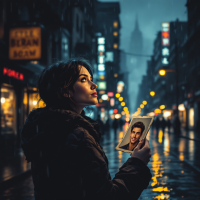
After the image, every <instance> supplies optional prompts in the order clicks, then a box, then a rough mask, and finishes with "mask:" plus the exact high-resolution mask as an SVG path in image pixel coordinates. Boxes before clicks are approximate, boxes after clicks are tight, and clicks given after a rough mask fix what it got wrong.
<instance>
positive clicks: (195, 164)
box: [163, 129, 200, 173]
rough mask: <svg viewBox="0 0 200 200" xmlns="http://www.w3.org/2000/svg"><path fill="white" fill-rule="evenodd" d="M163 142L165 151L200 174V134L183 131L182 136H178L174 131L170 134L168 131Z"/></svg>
mask: <svg viewBox="0 0 200 200" xmlns="http://www.w3.org/2000/svg"><path fill="white" fill-rule="evenodd" d="M163 142H164V148H165V149H164V150H165V151H167V152H168V153H170V154H171V155H173V156H175V157H177V159H178V160H180V161H184V162H185V163H187V164H188V165H190V167H192V168H193V169H194V170H195V171H196V172H197V173H200V160H199V154H200V133H197V132H195V131H193V130H189V131H186V130H184V129H182V130H181V134H177V135H176V134H174V133H173V130H170V132H168V130H167V129H166V130H165V133H164V136H163ZM168 143H169V144H168ZM167 144H168V145H167Z"/></svg>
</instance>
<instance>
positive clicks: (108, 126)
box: [105, 118, 110, 132]
mask: <svg viewBox="0 0 200 200" xmlns="http://www.w3.org/2000/svg"><path fill="white" fill-rule="evenodd" d="M109 130H110V119H109V118H108V119H107V120H106V124H105V131H107V132H108V131H109Z"/></svg>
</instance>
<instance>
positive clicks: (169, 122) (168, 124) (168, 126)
mask: <svg viewBox="0 0 200 200" xmlns="http://www.w3.org/2000/svg"><path fill="white" fill-rule="evenodd" d="M167 128H168V132H169V133H170V128H171V120H170V119H169V118H168V119H167Z"/></svg>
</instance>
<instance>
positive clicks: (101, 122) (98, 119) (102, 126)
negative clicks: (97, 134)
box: [96, 115, 105, 135]
mask: <svg viewBox="0 0 200 200" xmlns="http://www.w3.org/2000/svg"><path fill="white" fill-rule="evenodd" d="M96 121H97V122H98V124H99V125H100V126H99V127H100V131H101V133H102V135H104V131H105V126H104V123H103V121H102V120H101V118H100V115H98V116H97V120H96Z"/></svg>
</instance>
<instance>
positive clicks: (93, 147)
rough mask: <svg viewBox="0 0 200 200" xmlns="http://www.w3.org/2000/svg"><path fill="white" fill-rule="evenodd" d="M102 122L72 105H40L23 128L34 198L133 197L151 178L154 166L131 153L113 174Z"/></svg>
mask: <svg viewBox="0 0 200 200" xmlns="http://www.w3.org/2000/svg"><path fill="white" fill-rule="evenodd" d="M100 138H101V133H100V132H99V124H98V123H97V122H96V121H94V120H92V119H91V118H89V117H86V116H85V115H80V114H77V113H76V112H74V111H71V110H61V109H54V110H53V109H50V108H39V109H36V110H34V111H32V112H31V113H30V114H29V116H28V118H27V120H26V122H25V124H24V126H23V129H22V141H21V146H22V148H23V151H24V154H25V156H26V159H27V161H28V162H31V167H32V177H33V183H34V190H35V199H36V200H40V199H44V200H50V199H54V200H60V199H63V200H65V199H66V200H82V199H91V200H98V199H99V200H100V199H102V200H126V199H130V200H134V199H138V197H139V196H140V194H141V193H142V191H143V190H144V189H145V188H147V186H148V184H149V181H150V180H151V173H150V170H149V168H148V167H147V166H146V165H145V164H144V163H143V162H142V161H141V160H140V159H138V158H129V159H128V160H127V161H126V162H125V163H124V165H123V166H122V167H121V168H120V169H119V172H118V173H117V174H116V175H115V177H114V179H113V180H111V176H110V173H109V170H108V160H107V157H106V155H105V153H104V151H103V149H102V147H101V145H100V143H99V142H100Z"/></svg>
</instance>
